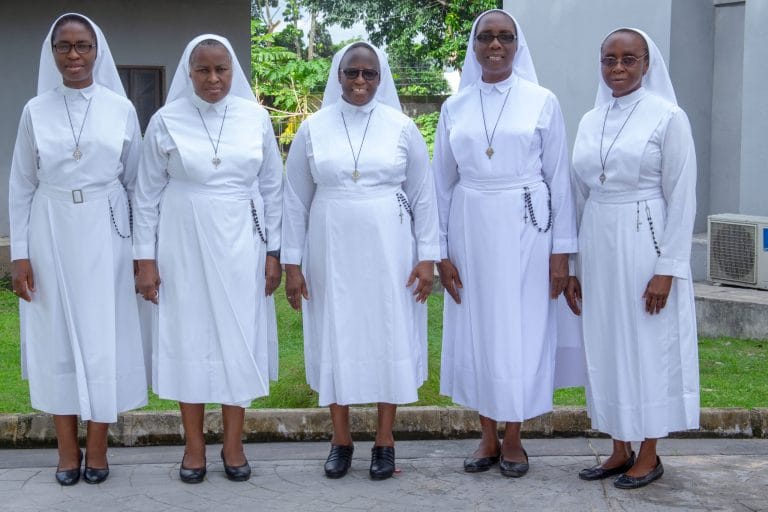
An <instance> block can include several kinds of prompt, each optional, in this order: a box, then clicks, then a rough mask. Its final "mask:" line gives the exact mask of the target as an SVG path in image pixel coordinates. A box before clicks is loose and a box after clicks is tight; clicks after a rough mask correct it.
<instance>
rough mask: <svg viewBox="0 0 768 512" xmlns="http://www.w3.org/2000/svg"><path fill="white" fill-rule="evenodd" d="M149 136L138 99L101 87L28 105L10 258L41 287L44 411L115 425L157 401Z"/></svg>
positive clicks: (23, 311)
mask: <svg viewBox="0 0 768 512" xmlns="http://www.w3.org/2000/svg"><path fill="white" fill-rule="evenodd" d="M65 97H66V104H65ZM89 101H90V108H89V107H88V105H89ZM67 107H68V108H69V113H70V115H71V117H72V125H70V121H69V118H68V116H67ZM86 111H88V113H87V117H86ZM83 123H84V125H83ZM81 126H82V127H83V128H82V135H80V150H81V153H82V156H81V158H80V160H79V161H77V160H75V158H74V157H73V153H74V151H75V139H74V136H73V130H74V131H75V133H76V134H78V133H80V127H81ZM140 144H141V135H140V133H139V124H138V120H137V118H136V111H135V110H134V108H133V105H132V104H131V103H130V101H128V100H127V99H125V98H123V97H122V96H119V95H117V94H115V93H114V92H112V91H110V90H109V89H107V88H104V87H101V86H99V85H98V84H94V85H91V86H89V87H87V88H84V89H70V88H67V87H64V86H60V87H57V88H56V89H53V90H51V91H48V92H46V93H43V94H41V95H39V96H37V97H35V98H33V99H32V100H30V101H29V102H28V103H27V105H26V106H25V107H24V111H23V113H22V115H21V122H20V124H19V131H18V136H17V138H16V146H15V148H14V152H13V163H12V164H11V176H10V194H9V205H10V219H11V253H12V254H11V258H12V259H13V260H18V259H27V258H28V259H29V260H30V263H31V266H32V272H33V277H34V283H35V292H33V293H32V302H30V303H27V302H25V301H20V306H19V310H20V311H19V313H20V324H21V350H22V374H23V376H24V377H26V378H28V379H29V389H30V398H31V402H32V407H34V408H36V409H39V410H42V411H45V412H48V413H52V414H63V415H68V414H77V415H80V416H81V418H82V419H83V420H93V421H98V422H103V423H112V422H115V421H117V414H118V413H119V412H122V411H126V410H129V409H134V408H136V407H140V406H142V405H145V404H146V401H147V387H146V380H145V374H144V358H143V354H142V345H141V335H140V331H139V321H138V312H137V308H136V298H135V293H134V285H133V265H132V256H131V225H130V215H129V202H128V201H129V197H131V196H132V195H133V187H134V183H135V179H136V165H137V161H138V157H139V152H140Z"/></svg>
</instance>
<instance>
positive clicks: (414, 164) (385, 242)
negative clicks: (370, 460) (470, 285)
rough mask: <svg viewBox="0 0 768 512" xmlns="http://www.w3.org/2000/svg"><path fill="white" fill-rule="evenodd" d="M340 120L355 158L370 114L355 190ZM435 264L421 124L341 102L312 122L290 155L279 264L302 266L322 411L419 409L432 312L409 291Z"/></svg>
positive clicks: (308, 356)
mask: <svg viewBox="0 0 768 512" xmlns="http://www.w3.org/2000/svg"><path fill="white" fill-rule="evenodd" d="M342 113H343V115H344V119H345V120H346V123H347V127H348V129H349V137H350V140H351V146H352V147H353V148H354V150H355V154H357V151H358V150H359V148H360V147H361V142H363V133H364V131H365V126H366V123H368V120H369V116H370V125H369V127H368V133H367V135H366V136H365V141H364V143H363V144H362V150H360V158H359V161H358V166H357V169H358V171H359V173H360V179H359V180H358V181H357V182H355V181H353V179H352V173H353V171H354V169H355V164H354V159H353V157H352V150H351V149H350V141H349V140H347V135H346V133H345V129H344V123H343V120H342ZM409 209H410V211H412V215H411V214H410V213H409ZM438 256H439V248H438V240H437V206H436V204H435V196H434V186H433V182H432V175H431V173H430V172H429V156H428V153H427V148H426V145H425V144H424V140H423V138H422V137H421V134H420V133H419V131H418V130H417V128H416V126H415V125H414V124H413V122H412V121H411V120H410V119H408V118H407V117H406V116H405V115H403V114H402V113H401V112H398V111H396V110H395V109H393V108H391V107H389V106H386V105H384V104H381V103H378V102H376V101H375V100H374V101H371V102H370V103H368V104H367V105H365V106H362V107H356V106H353V105H350V104H348V103H346V102H344V101H343V100H340V101H339V102H338V103H336V104H334V105H331V106H330V107H326V108H323V109H322V110H320V111H319V112H317V113H315V114H314V115H312V116H311V117H310V118H309V119H307V120H306V121H305V122H304V123H303V124H302V125H301V127H300V128H299V131H298V133H297V134H296V138H295V139H294V141H293V144H292V145H291V150H290V153H289V154H288V160H287V175H286V186H285V197H284V213H283V248H282V261H283V263H290V264H299V263H302V264H303V272H304V275H305V277H306V280H307V287H308V290H309V300H308V301H304V302H303V305H302V308H303V311H304V354H305V360H306V371H307V381H308V382H309V385H310V386H311V387H312V389H314V390H316V391H317V392H318V393H319V395H320V397H319V403H320V405H321V406H322V405H328V404H332V403H338V404H355V403H369V402H388V403H393V404H402V403H409V402H414V401H416V400H417V398H418V397H417V393H416V390H417V388H418V387H419V386H420V385H421V384H422V382H423V381H424V380H425V379H426V377H427V338H426V312H427V311H426V305H424V304H419V303H417V302H416V301H415V300H414V297H413V287H412V288H407V287H406V282H407V280H408V276H409V275H410V273H411V271H412V269H413V267H414V265H415V264H416V263H417V262H418V261H434V260H436V259H437V258H438Z"/></svg>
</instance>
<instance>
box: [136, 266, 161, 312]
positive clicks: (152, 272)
mask: <svg viewBox="0 0 768 512" xmlns="http://www.w3.org/2000/svg"><path fill="white" fill-rule="evenodd" d="M136 266H137V267H138V271H137V272H136V291H137V292H139V293H140V294H141V296H142V297H144V300H148V301H150V302H152V303H153V304H157V303H158V301H159V298H160V274H159V273H158V271H157V262H156V261H155V260H136Z"/></svg>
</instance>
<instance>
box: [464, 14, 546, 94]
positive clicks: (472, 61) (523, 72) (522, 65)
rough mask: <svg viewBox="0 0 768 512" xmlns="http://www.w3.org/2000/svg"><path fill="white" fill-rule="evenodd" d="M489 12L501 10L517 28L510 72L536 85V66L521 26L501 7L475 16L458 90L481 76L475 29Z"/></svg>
mask: <svg viewBox="0 0 768 512" xmlns="http://www.w3.org/2000/svg"><path fill="white" fill-rule="evenodd" d="M490 12H501V13H504V14H506V15H507V16H509V19H511V20H512V22H513V23H514V24H515V28H516V29H517V52H515V60H514V62H513V64H512V73H514V74H515V75H517V76H519V77H520V78H522V79H524V80H528V81H529V82H533V83H535V84H537V85H538V83H539V79H538V78H537V77H536V68H534V67H533V59H531V52H529V51H528V44H527V43H526V42H525V35H524V34H523V28H522V27H521V26H520V24H519V23H518V22H517V20H516V19H515V18H513V17H512V15H511V14H509V13H508V12H507V11H505V10H503V9H491V10H488V11H485V12H484V13H482V14H480V15H479V16H478V17H477V18H475V22H474V23H473V24H472V32H471V33H470V34H469V41H468V42H467V54H466V56H465V57H464V67H463V68H462V69H461V80H460V81H459V90H462V89H463V88H465V87H467V86H468V85H472V84H473V83H475V82H477V81H478V80H480V78H481V77H482V76H483V68H482V67H480V63H479V62H478V61H477V56H475V48H474V44H473V43H474V42H475V31H476V30H477V25H478V23H479V22H480V20H481V19H482V17H483V16H485V15H486V14H488V13H490Z"/></svg>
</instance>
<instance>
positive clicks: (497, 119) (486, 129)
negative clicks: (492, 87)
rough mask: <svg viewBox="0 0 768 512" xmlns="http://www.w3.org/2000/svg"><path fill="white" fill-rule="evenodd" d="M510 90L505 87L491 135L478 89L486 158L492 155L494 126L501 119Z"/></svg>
mask: <svg viewBox="0 0 768 512" xmlns="http://www.w3.org/2000/svg"><path fill="white" fill-rule="evenodd" d="M510 92H512V88H511V87H510V88H509V89H507V94H506V95H505V96H504V103H502V104H501V110H499V117H497V118H496V124H494V125H493V131H492V132H491V136H490V137H489V136H488V123H486V121H485V106H484V105H483V91H482V90H480V112H481V113H482V115H483V128H484V129H485V140H486V142H488V149H486V150H485V154H486V155H488V159H489V160H490V158H491V157H492V156H493V153H494V151H493V138H494V137H495V136H496V128H498V126H499V121H501V114H503V113H504V107H505V106H506V105H507V100H508V99H509V93H510Z"/></svg>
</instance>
